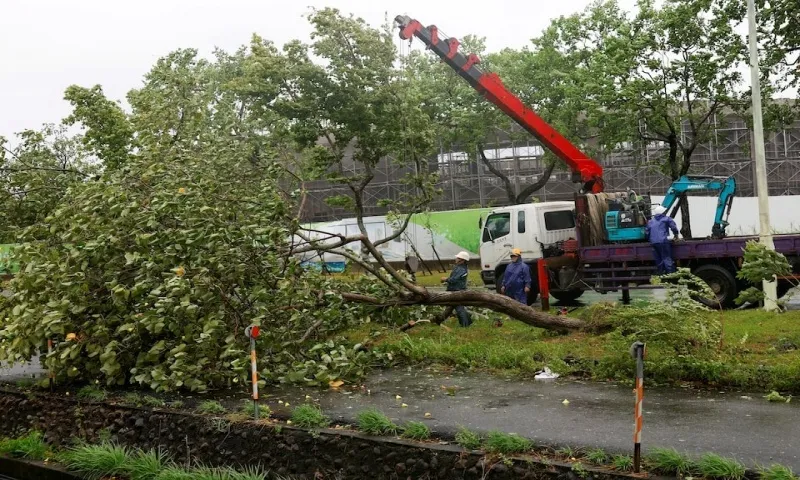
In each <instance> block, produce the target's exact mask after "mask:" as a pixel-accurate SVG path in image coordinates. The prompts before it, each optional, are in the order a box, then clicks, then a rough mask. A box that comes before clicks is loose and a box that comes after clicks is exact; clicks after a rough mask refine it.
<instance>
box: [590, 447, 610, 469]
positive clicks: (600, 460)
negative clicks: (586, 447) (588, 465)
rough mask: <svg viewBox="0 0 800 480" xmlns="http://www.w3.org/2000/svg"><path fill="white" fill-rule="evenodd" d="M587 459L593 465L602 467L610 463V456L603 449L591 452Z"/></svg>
mask: <svg viewBox="0 0 800 480" xmlns="http://www.w3.org/2000/svg"><path fill="white" fill-rule="evenodd" d="M586 459H587V460H589V461H590V462H592V463H596V464H598V465H602V464H604V463H606V462H607V461H608V454H607V453H606V452H605V451H603V450H602V449H599V448H598V449H595V450H590V451H589V452H587V453H586Z"/></svg>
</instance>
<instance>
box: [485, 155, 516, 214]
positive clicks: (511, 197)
mask: <svg viewBox="0 0 800 480" xmlns="http://www.w3.org/2000/svg"><path fill="white" fill-rule="evenodd" d="M478 155H479V156H480V157H481V162H483V164H484V165H486V168H488V169H489V171H490V172H492V175H494V176H495V177H497V178H499V179H500V180H501V181H502V182H503V185H505V187H506V195H508V201H509V202H512V203H516V200H517V192H516V190H515V189H514V185H512V184H511V180H509V178H508V175H506V174H505V173H503V172H502V170H500V169H499V168H497V167H495V166H494V165H492V162H490V161H489V159H488V158H486V154H485V153H484V152H483V144H480V143H479V144H478Z"/></svg>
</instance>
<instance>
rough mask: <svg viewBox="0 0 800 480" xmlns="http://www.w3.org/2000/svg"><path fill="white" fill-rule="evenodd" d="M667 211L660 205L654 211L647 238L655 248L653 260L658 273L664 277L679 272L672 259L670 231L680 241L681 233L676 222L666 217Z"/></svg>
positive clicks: (647, 230) (647, 228) (646, 232)
mask: <svg viewBox="0 0 800 480" xmlns="http://www.w3.org/2000/svg"><path fill="white" fill-rule="evenodd" d="M666 211H667V209H666V208H664V207H663V206H661V205H659V206H657V207H656V208H654V209H653V214H654V215H653V218H651V219H650V221H648V222H647V227H645V236H646V237H647V241H648V242H650V245H652V246H653V260H654V261H655V263H656V273H657V274H658V275H664V274H665V273H673V272H675V271H676V270H677V268H676V267H675V261H674V260H673V259H672V243H670V241H669V231H670V230H672V234H673V235H674V236H675V239H676V240H678V239H680V232H679V231H678V226H677V225H676V224H675V220H673V219H672V217H670V216H669V215H666Z"/></svg>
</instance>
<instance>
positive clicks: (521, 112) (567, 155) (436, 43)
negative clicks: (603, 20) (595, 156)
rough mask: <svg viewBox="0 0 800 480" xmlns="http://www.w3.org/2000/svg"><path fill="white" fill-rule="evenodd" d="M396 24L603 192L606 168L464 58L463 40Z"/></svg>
mask: <svg viewBox="0 0 800 480" xmlns="http://www.w3.org/2000/svg"><path fill="white" fill-rule="evenodd" d="M395 23H396V24H397V26H398V27H399V28H400V38H402V39H403V40H409V39H411V38H412V37H414V36H415V37H417V38H419V39H420V40H422V43H424V44H425V45H426V46H427V47H428V48H429V49H430V50H433V52H434V53H435V54H436V55H438V56H439V58H441V59H442V60H443V61H444V62H445V63H446V64H447V65H449V66H450V67H451V68H452V69H453V70H455V71H456V73H458V74H459V75H460V76H461V77H462V78H463V79H464V80H466V81H467V83H469V84H470V86H472V88H474V89H475V90H477V91H478V93H480V94H481V95H483V96H484V97H485V98H486V99H487V100H489V101H490V102H492V103H493V104H495V105H496V106H497V107H498V108H499V109H500V110H502V111H503V112H504V113H505V114H506V115H508V116H509V117H511V118H512V119H513V120H514V121H515V122H517V123H518V124H519V125H520V126H521V127H522V128H524V129H525V130H527V131H528V132H529V133H530V134H531V135H533V136H534V137H536V138H537V139H538V140H539V141H540V142H541V143H542V144H543V145H544V146H545V147H547V148H548V149H549V150H550V151H551V152H553V153H555V154H556V156H558V158H560V159H561V160H562V161H564V163H566V164H567V165H568V166H569V168H570V169H571V170H572V180H573V181H574V182H582V183H583V184H584V186H583V191H584V192H592V193H599V192H602V191H603V167H602V166H601V165H600V164H599V163H597V162H595V161H594V160H592V159H591V158H589V157H588V156H587V155H586V154H585V153H583V152H582V151H581V150H580V149H579V148H578V147H576V146H575V145H573V144H572V143H571V142H570V141H569V140H567V139H566V138H565V137H564V136H563V135H561V134H560V133H558V131H556V129H554V128H553V127H552V126H551V125H550V124H549V123H547V122H545V121H544V120H543V119H542V117H540V116H539V115H537V114H536V113H535V112H534V111H533V110H531V109H530V108H528V107H526V106H525V104H523V103H522V100H520V99H519V98H517V96H516V95H514V94H513V93H511V92H510V91H509V90H508V88H506V86H505V85H503V82H502V81H501V80H500V77H498V76H497V74H496V73H487V72H484V71H482V70H481V69H480V68H478V64H479V63H480V62H481V61H480V59H479V58H478V56H477V55H475V54H474V53H470V54H469V55H468V56H464V54H462V53H460V52H459V51H458V46H459V41H458V40H457V39H455V38H439V30H438V29H437V28H436V26H435V25H431V26H429V27H427V28H426V27H423V26H422V24H421V23H419V22H418V21H417V20H413V19H411V18H410V17H408V16H405V15H398V16H397V17H396V18H395Z"/></svg>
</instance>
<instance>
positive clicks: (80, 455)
mask: <svg viewBox="0 0 800 480" xmlns="http://www.w3.org/2000/svg"><path fill="white" fill-rule="evenodd" d="M61 461H62V462H63V463H64V464H65V466H66V467H67V469H69V470H72V471H74V472H77V473H79V474H81V476H83V477H84V478H87V479H89V480H98V479H100V478H104V477H110V476H114V475H124V474H125V473H126V468H127V465H128V450H127V449H126V448H125V447H121V446H118V445H113V444H110V443H106V444H102V445H83V446H79V447H76V448H74V449H72V450H68V451H66V452H64V453H63V454H61Z"/></svg>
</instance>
